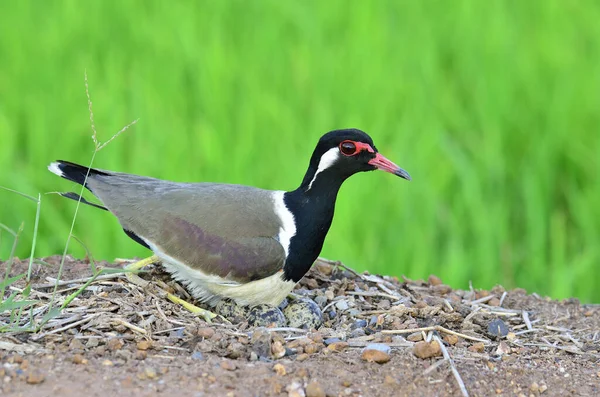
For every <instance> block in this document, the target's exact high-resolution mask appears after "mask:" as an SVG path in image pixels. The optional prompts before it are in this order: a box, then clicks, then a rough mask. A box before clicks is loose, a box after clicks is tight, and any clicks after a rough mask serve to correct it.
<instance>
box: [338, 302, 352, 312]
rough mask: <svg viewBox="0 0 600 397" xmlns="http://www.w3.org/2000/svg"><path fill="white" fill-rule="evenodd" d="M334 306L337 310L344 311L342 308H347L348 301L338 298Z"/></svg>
mask: <svg viewBox="0 0 600 397" xmlns="http://www.w3.org/2000/svg"><path fill="white" fill-rule="evenodd" d="M335 307H336V308H337V309H338V310H339V311H342V312H343V311H344V310H348V307H349V306H348V302H347V301H346V300H339V301H337V302H336V303H335Z"/></svg>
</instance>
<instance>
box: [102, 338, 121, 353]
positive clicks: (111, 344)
mask: <svg viewBox="0 0 600 397" xmlns="http://www.w3.org/2000/svg"><path fill="white" fill-rule="evenodd" d="M106 347H107V348H108V350H110V351H113V352H114V351H117V350H120V349H121V348H122V347H123V341H122V340H121V339H118V338H112V339H109V340H108V343H107V344H106Z"/></svg>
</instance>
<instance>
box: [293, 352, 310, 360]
mask: <svg viewBox="0 0 600 397" xmlns="http://www.w3.org/2000/svg"><path fill="white" fill-rule="evenodd" d="M308 357H309V356H308V354H306V353H301V354H298V355H297V356H296V361H304V360H306V359H307V358H308Z"/></svg>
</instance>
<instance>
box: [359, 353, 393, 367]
mask: <svg viewBox="0 0 600 397" xmlns="http://www.w3.org/2000/svg"><path fill="white" fill-rule="evenodd" d="M360 357H361V358H362V359H363V360H365V361H366V362H368V363H377V364H384V363H387V362H388V361H390V355H389V354H388V353H386V352H383V351H381V350H374V349H365V350H363V352H362V354H361V356H360Z"/></svg>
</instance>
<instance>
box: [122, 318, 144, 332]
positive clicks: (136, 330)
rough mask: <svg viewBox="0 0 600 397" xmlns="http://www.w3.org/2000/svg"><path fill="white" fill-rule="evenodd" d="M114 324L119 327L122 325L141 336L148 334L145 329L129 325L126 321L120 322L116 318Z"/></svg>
mask: <svg viewBox="0 0 600 397" xmlns="http://www.w3.org/2000/svg"><path fill="white" fill-rule="evenodd" d="M115 322H116V323H119V324H121V325H124V326H125V327H127V328H129V329H130V330H132V331H135V332H139V333H140V334H142V335H146V334H147V333H148V332H147V331H146V330H145V329H143V328H140V327H138V326H137V325H133V324H131V323H128V322H127V321H125V320H122V319H120V318H117V319H116V320H115Z"/></svg>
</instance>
